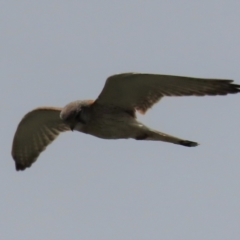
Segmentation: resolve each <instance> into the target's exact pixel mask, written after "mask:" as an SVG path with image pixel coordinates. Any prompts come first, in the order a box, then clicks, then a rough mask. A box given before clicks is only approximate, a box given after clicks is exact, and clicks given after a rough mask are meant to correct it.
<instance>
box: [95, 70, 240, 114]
mask: <svg viewBox="0 0 240 240" xmlns="http://www.w3.org/2000/svg"><path fill="white" fill-rule="evenodd" d="M232 82H233V81H232V80H221V79H202V78H193V77H181V76H170V75H158V74H145V73H143V74H141V73H122V74H117V75H113V76H110V77H109V78H108V79H107V81H106V83H105V86H104V88H103V90H102V92H101V94H100V95H99V97H98V99H97V100H96V102H95V103H99V104H105V105H115V106H119V107H122V108H124V109H129V110H133V109H135V110H137V111H139V112H140V113H142V114H144V113H145V112H146V111H147V109H148V108H150V107H151V106H152V105H153V104H155V103H156V102H158V101H159V100H160V98H161V97H163V96H190V95H196V96H204V95H226V94H229V93H237V92H240V85H236V84H232Z"/></svg>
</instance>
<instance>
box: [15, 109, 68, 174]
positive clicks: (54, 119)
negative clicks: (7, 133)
mask: <svg viewBox="0 0 240 240" xmlns="http://www.w3.org/2000/svg"><path fill="white" fill-rule="evenodd" d="M61 110H62V109H61V108H50V107H42V108H37V109H34V110H32V111H31V112H29V113H27V114H26V115H25V116H24V117H23V119H22V120H21V122H20V123H19V125H18V127H17V130H16V133H15V136H14V139H13V145H12V157H13V159H14V160H15V163H16V170H24V169H25V168H27V167H30V166H31V165H32V163H33V162H35V161H36V160H37V157H38V156H39V154H40V153H41V152H42V151H43V150H44V149H45V148H46V147H47V145H49V144H50V143H51V142H52V141H53V140H54V139H55V138H56V137H57V136H58V135H59V133H60V132H64V131H67V130H70V129H69V127H68V126H67V125H65V124H64V123H63V121H62V120H61V119H60V112H61Z"/></svg>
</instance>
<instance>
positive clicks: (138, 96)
mask: <svg viewBox="0 0 240 240" xmlns="http://www.w3.org/2000/svg"><path fill="white" fill-rule="evenodd" d="M232 82H233V81H232V80H221V79H201V78H192V77H179V76H169V75H157V74H141V73H123V74H117V75H113V76H110V77H109V78H108V79H107V81H106V83H105V86H104V88H103V90H102V92H101V93H100V95H99V96H98V98H97V100H95V101H94V100H83V101H75V102H71V103H69V104H67V105H66V106H65V107H64V108H56V107H40V108H36V109H34V110H32V111H31V112H29V113H27V114H26V115H25V116H24V117H23V119H22V120H21V122H20V123H19V125H18V127H17V130H16V133H15V136H14V139H13V145H12V156H13V159H14V160H15V163H16V170H24V169H25V168H27V167H30V166H31V165H32V163H33V162H35V161H36V159H37V157H38V156H39V154H40V153H41V152H42V151H43V150H44V149H45V148H46V147H47V145H49V144H50V143H51V142H52V141H53V140H54V139H55V138H56V137H57V136H58V134H59V133H61V132H64V131H69V130H77V131H79V132H83V133H87V134H91V135H94V136H96V137H99V138H104V139H120V138H133V139H137V140H155V141H164V142H170V143H174V144H179V145H183V146H187V147H195V146H197V145H198V143H196V142H192V141H188V140H184V139H180V138H176V137H174V136H170V135H168V134H165V133H162V132H159V131H156V130H154V129H151V128H149V127H147V126H145V125H144V124H142V123H140V122H138V121H137V119H136V115H135V111H138V112H140V113H142V114H144V113H145V112H146V111H147V110H148V109H149V108H150V107H152V105H153V104H155V103H156V102H158V101H159V100H160V99H161V98H162V97H164V96H190V95H196V96H204V95H227V94H230V93H238V92H240V85H237V84H233V83H232Z"/></svg>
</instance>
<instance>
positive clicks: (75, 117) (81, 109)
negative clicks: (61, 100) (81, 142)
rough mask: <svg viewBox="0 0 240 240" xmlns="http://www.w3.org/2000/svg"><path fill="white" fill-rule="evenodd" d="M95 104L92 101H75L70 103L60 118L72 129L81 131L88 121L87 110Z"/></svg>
mask: <svg viewBox="0 0 240 240" xmlns="http://www.w3.org/2000/svg"><path fill="white" fill-rule="evenodd" d="M92 103H93V101H92V100H84V101H80V100H78V101H74V102H70V103H68V104H67V105H66V106H65V107H64V108H63V109H62V111H61V113H60V118H61V119H62V120H63V121H64V122H65V123H66V124H67V125H69V127H70V128H71V130H72V131H73V130H75V129H76V130H80V129H81V126H82V125H84V124H86V122H87V120H88V112H87V111H86V109H87V108H88V107H89V106H90V105H91V104H92Z"/></svg>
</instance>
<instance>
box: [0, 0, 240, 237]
mask: <svg viewBox="0 0 240 240" xmlns="http://www.w3.org/2000/svg"><path fill="white" fill-rule="evenodd" d="M239 13H240V1H237V0H225V1H223V0H218V1H214V0H207V1H206V0H202V1H192V0H185V1H183V0H181V1H145V2H143V1H137V0H135V1H129V0H127V1H125V0H122V1H110V0H109V1H108V0H104V1H51V0H48V1H45V0H42V1H2V2H1V4H0V18H1V19H0V29H1V38H0V46H1V50H0V51H1V52H0V60H1V65H0V66H1V71H0V81H1V88H0V93H1V94H0V96H1V97H0V99H1V101H0V110H1V127H0V128H1V138H0V141H1V142H0V143H1V151H0V159H1V161H0V166H1V167H0V169H1V174H0V190H1V203H0V229H1V230H0V239H5V240H16V239H23V240H26V239H34V240H40V239H41V240H42V239H58V240H65V239H86V240H93V239H98V240H108V239H109V240H112V239H114V240H115V239H116V240H128V239H129V240H132V239H137V240H155V239H156V240H159V239H164V240H175V239H178V240H192V239H194V240H202V239H211V240H215V239H216V240H225V239H231V240H235V239H236V240H238V239H240V227H239V224H240V206H239V205H240V204H239V202H240V190H239V189H240V176H239V172H240V160H239V155H240V140H239V136H240V128H239V122H240V111H239V109H240V108H239V102H240V94H239V95H233V96H227V97H205V98H201V97H185V98H180V97H179V98H177V97H175V98H170V97H169V98H167V97H166V98H164V99H162V100H161V101H160V102H159V104H157V105H155V106H154V107H153V108H152V109H151V110H149V111H148V112H147V114H146V115H144V116H139V118H140V121H142V122H144V123H145V124H146V125H147V126H150V127H153V128H156V129H159V130H161V131H163V132H167V133H169V134H172V135H175V136H178V137H182V138H185V139H189V140H193V141H197V142H199V143H200V144H201V145H200V146H199V147H196V148H185V147H182V146H177V145H173V144H168V143H163V142H145V141H142V142H139V141H134V140H116V141H109V140H101V139H98V138H94V137H92V136H88V135H84V134H81V133H77V132H74V133H64V134H62V135H61V136H60V137H59V138H58V139H57V140H56V141H54V142H53V144H51V145H50V146H49V147H48V148H47V150H46V151H45V152H43V153H42V154H41V156H40V157H39V159H38V161H37V162H36V163H35V164H33V166H32V167H31V168H30V169H27V170H26V171H24V172H16V171H15V167H14V162H13V160H12V158H11V155H10V152H11V144H12V138H13V135H14V132H15V130H16V127H17V124H18V123H19V121H20V120H21V118H22V117H23V115H24V114H25V113H26V112H28V111H29V110H31V109H33V108H35V107H38V106H41V105H52V106H64V105H65V104H67V103H68V102H70V101H73V100H77V99H91V98H92V99H94V98H96V97H97V96H98V94H99V92H100V91H101V89H102V87H103V85H104V82H105V79H106V78H107V77H108V76H109V75H111V74H114V73H120V72H128V71H135V72H152V73H164V74H175V75H187V76H196V77H213V78H214V77H215V78H227V79H234V80H235V81H236V83H238V84H240V71H239V63H240V31H239V29H240V14H239Z"/></svg>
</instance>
